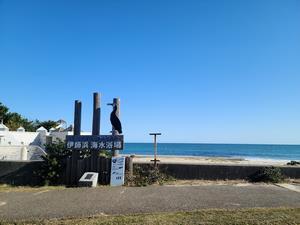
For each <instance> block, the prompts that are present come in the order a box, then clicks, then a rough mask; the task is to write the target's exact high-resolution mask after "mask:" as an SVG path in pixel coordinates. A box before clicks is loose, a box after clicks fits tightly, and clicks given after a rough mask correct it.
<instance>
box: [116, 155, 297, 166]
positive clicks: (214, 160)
mask: <svg viewBox="0 0 300 225" xmlns="http://www.w3.org/2000/svg"><path fill="white" fill-rule="evenodd" d="M122 155H124V156H130V154H122ZM152 159H153V155H134V157H133V162H134V163H147V162H151V160H152ZM157 159H158V160H160V163H169V164H212V165H220V164H221V165H252V166H254V165H258V166H287V163H288V162H290V161H291V160H283V159H267V158H266V159H264V158H242V157H206V156H176V155H158V156H157ZM296 161H297V160H296Z"/></svg>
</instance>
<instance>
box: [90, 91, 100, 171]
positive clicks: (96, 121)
mask: <svg viewBox="0 0 300 225" xmlns="http://www.w3.org/2000/svg"><path fill="white" fill-rule="evenodd" d="M100 116H101V108H100V94H99V93H94V103H93V130H92V135H100ZM97 161H98V150H97V149H95V150H94V149H93V150H91V171H92V172H97Z"/></svg>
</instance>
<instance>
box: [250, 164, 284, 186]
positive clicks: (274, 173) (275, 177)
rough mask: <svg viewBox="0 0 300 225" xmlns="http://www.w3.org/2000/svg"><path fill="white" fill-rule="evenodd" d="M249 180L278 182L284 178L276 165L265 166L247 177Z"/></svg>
mask: <svg viewBox="0 0 300 225" xmlns="http://www.w3.org/2000/svg"><path fill="white" fill-rule="evenodd" d="M249 180H250V181H251V182H267V183H279V182H282V181H283V180H284V176H283V175H282V172H281V169H280V168H278V167H273V166H272V167H265V168H263V169H261V170H259V171H258V172H256V173H255V174H253V175H252V176H250V177H249Z"/></svg>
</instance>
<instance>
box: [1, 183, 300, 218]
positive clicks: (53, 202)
mask: <svg viewBox="0 0 300 225" xmlns="http://www.w3.org/2000/svg"><path fill="white" fill-rule="evenodd" d="M249 207H300V193H299V192H296V191H292V190H288V189H286V188H283V187H279V186H275V185H261V184H259V185H253V184H251V185H202V186H149V187H114V188H113V187H98V188H93V189H88V188H69V189H62V190H42V191H30V192H0V219H4V220H17V219H25V220H30V219H39V218H41V219H47V218H49V219H50V218H62V217H86V216H93V215H99V214H105V215H116V214H136V213H150V212H172V211H190V210H197V209H205V208H249Z"/></svg>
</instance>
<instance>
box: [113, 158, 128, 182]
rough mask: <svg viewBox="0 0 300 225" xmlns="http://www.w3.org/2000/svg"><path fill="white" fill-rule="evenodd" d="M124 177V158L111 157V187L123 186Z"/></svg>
mask: <svg viewBox="0 0 300 225" xmlns="http://www.w3.org/2000/svg"><path fill="white" fill-rule="evenodd" d="M124 176H125V157H112V159H111V174H110V185H111V186H122V185H124Z"/></svg>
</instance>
